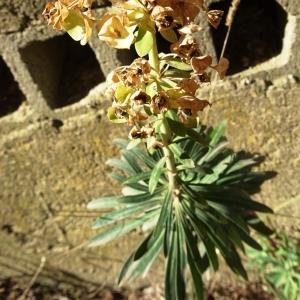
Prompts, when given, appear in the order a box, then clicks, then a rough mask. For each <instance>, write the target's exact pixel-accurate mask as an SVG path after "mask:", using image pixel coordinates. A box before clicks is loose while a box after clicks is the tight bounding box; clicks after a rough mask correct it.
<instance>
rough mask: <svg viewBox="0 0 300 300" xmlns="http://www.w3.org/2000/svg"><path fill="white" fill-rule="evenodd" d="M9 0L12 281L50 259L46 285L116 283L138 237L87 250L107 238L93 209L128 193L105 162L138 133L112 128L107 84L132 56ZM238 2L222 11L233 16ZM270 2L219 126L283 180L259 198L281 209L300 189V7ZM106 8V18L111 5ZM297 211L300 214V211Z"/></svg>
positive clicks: (217, 109) (6, 117)
mask: <svg viewBox="0 0 300 300" xmlns="http://www.w3.org/2000/svg"><path fill="white" fill-rule="evenodd" d="M6 2H7V1H0V85H1V89H0V104H1V105H0V240H1V243H0V276H9V275H12V276H23V277H24V276H25V277H26V276H28V277H30V275H32V273H34V270H35V269H36V268H37V265H38V264H39V261H40V258H41V256H46V258H47V263H46V268H45V270H44V272H43V273H42V275H41V278H42V279H43V280H44V281H45V282H49V283H53V282H55V278H56V279H58V280H60V281H63V280H64V281H66V282H69V281H70V278H72V280H75V281H76V280H77V281H76V282H84V281H83V279H85V280H87V281H89V282H97V283H99V282H101V283H108V284H111V283H113V278H114V277H115V274H116V272H117V270H118V268H119V266H120V261H123V260H124V257H125V252H128V251H127V249H129V248H131V246H132V244H135V243H136V236H138V234H135V235H133V236H132V237H131V238H125V239H123V240H121V241H119V242H117V243H115V244H113V245H109V246H107V247H104V248H100V249H96V250H93V251H91V250H89V249H87V248H85V247H80V245H81V246H83V244H84V243H85V242H86V241H88V239H89V238H90V237H92V236H93V235H94V234H95V232H93V231H92V230H91V229H90V224H91V221H92V219H93V218H94V216H95V214H94V213H91V212H87V211H86V209H85V205H86V203H87V202H88V201H89V200H90V199H91V198H93V197H96V196H99V195H108V194H110V193H116V192H117V191H118V189H119V187H118V186H115V185H114V182H113V181H111V180H110V179H109V177H108V175H107V172H108V171H109V169H108V168H107V167H106V166H105V161H106V159H107V158H108V157H111V156H114V155H115V154H116V153H117V150H116V148H115V147H114V146H112V145H111V143H110V141H111V140H112V139H113V138H114V137H117V136H125V135H126V128H122V127H120V126H118V125H112V124H109V122H107V120H106V117H105V106H106V105H107V100H106V99H105V97H104V95H103V91H104V84H103V82H104V80H105V76H106V75H107V74H108V73H109V72H110V71H111V70H112V69H113V68H114V67H115V66H117V65H119V64H122V63H126V62H127V61H129V60H130V58H131V57H132V53H131V52H130V51H127V52H126V51H125V52H120V51H114V50H112V49H110V48H108V47H107V46H105V45H104V44H103V43H100V42H99V41H98V40H97V38H96V37H94V39H93V40H92V41H91V42H90V43H89V45H87V46H85V47H81V46H79V45H78V44H76V43H74V42H73V41H72V40H71V39H70V38H68V37H67V36H66V35H63V34H60V33H57V32H55V31H53V30H51V29H49V28H47V26H45V24H44V23H43V21H42V20H41V19H40V11H41V10H42V7H43V5H44V2H47V1H46V0H45V1H36V0H31V1H26V3H27V2H28V3H27V5H25V1H18V0H13V1H10V3H9V4H7V3H6ZM229 2H230V1H228V0H224V1H223V0H222V1H219V2H217V1H210V5H211V7H212V8H225V9H226V8H227V7H228V4H229ZM263 2H264V4H262V1H260V0H242V4H241V8H240V11H239V12H238V14H237V17H236V21H235V25H234V27H233V31H232V35H231V38H230V40H229V44H228V51H227V52H226V56H228V57H229V58H230V59H231V61H232V68H231V70H230V76H229V77H227V79H226V80H225V81H223V82H219V83H218V84H217V85H216V86H215V87H214V91H213V93H212V94H213V97H212V99H213V103H214V105H213V107H212V109H211V110H210V114H209V121H210V123H211V124H215V123H217V122H219V121H220V120H221V119H227V120H228V137H229V140H230V142H231V145H232V147H234V148H236V149H244V150H247V151H250V152H257V153H259V154H261V155H264V156H265V157H266V159H265V162H264V164H263V165H262V166H261V168H263V169H264V170H270V171H277V172H278V176H277V177H276V178H274V179H273V180H271V181H269V182H267V183H265V185H264V186H263V188H262V191H261V193H260V194H259V195H258V198H260V199H261V200H263V201H265V202H267V203H268V204H271V205H272V206H276V205H278V204H280V203H282V202H283V201H285V200H288V199H290V198H293V197H296V196H297V195H299V193H300V183H299V180H298V178H300V174H299V170H300V168H299V167H300V163H299V146H298V145H299V143H300V128H299V120H300V113H299V112H300V109H299V108H300V107H299V106H300V100H299V97H300V85H299V76H300V71H299V70H300V65H299V58H300V57H299V55H300V54H299V53H300V38H299V36H300V35H299V33H300V9H299V5H297V4H298V3H297V2H298V0H290V1H287V0H278V1H275V0H264V1H263ZM96 5H97V6H98V7H100V8H99V13H103V12H104V11H105V7H104V6H105V5H106V2H104V1H97V3H96ZM203 27H204V28H206V25H205V26H203ZM205 30H206V31H205V32H204V38H203V40H202V45H203V47H204V48H205V49H207V52H208V53H215V55H218V54H219V53H220V44H221V41H222V40H223V37H224V30H223V29H222V27H221V28H220V31H212V30H210V29H205ZM201 93H202V94H203V97H209V94H210V93H211V92H210V90H205V89H203V90H202V91H201ZM291 213H293V214H298V216H299V213H300V212H299V206H296V207H293V208H292V210H291ZM283 221H284V222H285V220H283ZM16 261H18V265H17V266H16ZM157 270H158V271H156V273H155V275H156V276H157V277H158V278H159V275H160V273H159V272H160V271H159V270H160V269H159V268H157ZM58 274H59V275H58ZM74 276H75V277H76V278H75V277H74ZM77 277H78V278H77Z"/></svg>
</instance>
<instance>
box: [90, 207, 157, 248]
mask: <svg viewBox="0 0 300 300" xmlns="http://www.w3.org/2000/svg"><path fill="white" fill-rule="evenodd" d="M156 213H157V212H152V213H149V214H146V215H143V216H142V217H139V218H137V219H135V220H132V221H129V222H127V223H125V224H118V225H116V226H114V227H112V228H109V229H108V230H105V231H103V232H101V233H100V234H98V235H97V236H96V237H94V238H93V239H92V240H91V242H90V243H89V247H96V246H101V245H104V244H106V243H108V242H110V241H112V240H115V239H117V238H119V237H121V236H123V235H125V234H127V233H128V232H130V231H132V230H133V229H135V228H136V227H138V226H140V225H142V224H143V223H144V222H145V221H147V220H148V219H150V218H152V217H153V216H154V215H155V214H156Z"/></svg>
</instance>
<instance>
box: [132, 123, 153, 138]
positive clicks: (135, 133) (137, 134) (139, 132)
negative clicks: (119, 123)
mask: <svg viewBox="0 0 300 300" xmlns="http://www.w3.org/2000/svg"><path fill="white" fill-rule="evenodd" d="M152 134H153V129H152V128H148V127H142V128H141V129H138V128H137V127H136V126H134V127H133V128H132V129H131V130H130V132H129V138H130V139H145V138H147V137H149V136H151V135H152Z"/></svg>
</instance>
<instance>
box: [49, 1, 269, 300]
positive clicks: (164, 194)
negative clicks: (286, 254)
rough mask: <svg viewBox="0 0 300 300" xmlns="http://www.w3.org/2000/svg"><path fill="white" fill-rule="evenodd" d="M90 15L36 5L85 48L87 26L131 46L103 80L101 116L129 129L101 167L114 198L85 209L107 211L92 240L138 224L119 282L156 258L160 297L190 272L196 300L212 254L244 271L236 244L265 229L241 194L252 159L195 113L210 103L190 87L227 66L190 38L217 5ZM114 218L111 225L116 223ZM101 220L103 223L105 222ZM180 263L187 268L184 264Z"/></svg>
mask: <svg viewBox="0 0 300 300" xmlns="http://www.w3.org/2000/svg"><path fill="white" fill-rule="evenodd" d="M112 4H113V7H112V8H111V10H110V11H108V12H107V13H106V14H105V15H104V16H103V17H102V18H101V19H100V20H98V19H96V17H95V16H94V14H93V11H92V1H91V0H58V1H56V2H54V3H49V4H48V5H47V7H46V9H45V11H44V16H45V17H46V18H47V19H48V23H49V24H50V25H52V26H53V27H54V28H56V29H62V30H65V31H67V32H68V33H69V34H70V36H71V37H72V38H74V39H75V40H78V41H80V42H81V44H85V43H86V42H87V41H88V39H89V38H90V37H91V35H92V32H93V31H95V30H96V31H97V34H98V36H99V38H100V40H103V41H105V42H107V43H108V44H109V45H110V46H112V47H114V48H118V49H124V48H130V47H131V45H134V46H135V49H136V52H137V54H138V56H139V58H137V59H135V60H134V61H133V62H132V64H131V65H129V66H121V67H119V68H117V69H116V70H114V71H112V73H111V74H110V75H109V76H108V78H107V83H108V91H107V95H108V96H110V97H111V98H112V105H111V107H109V108H108V111H107V115H108V118H109V119H110V120H111V121H112V122H114V123H124V124H128V125H129V126H130V132H129V140H128V141H126V140H117V143H118V144H119V145H120V146H121V148H122V150H121V159H111V160H109V161H108V164H109V165H111V166H113V167H115V168H117V169H119V172H117V173H113V174H112V176H113V178H114V179H116V180H118V181H119V182H120V183H121V184H122V185H123V186H124V189H123V195H121V196H112V197H102V198H99V199H95V200H93V201H92V202H91V203H89V205H88V208H89V209H103V208H106V209H107V208H111V209H113V211H112V212H110V213H108V214H106V215H104V216H101V217H100V218H99V219H97V220H96V221H95V224H94V227H95V228H105V229H104V230H103V231H102V232H101V233H100V234H98V235H97V236H96V237H95V238H94V239H93V240H92V241H91V245H92V246H97V245H102V244H104V243H106V242H108V241H111V240H113V239H115V238H117V237H120V236H122V235H124V234H127V233H129V232H130V231H132V230H134V229H136V228H138V227H142V228H143V229H145V230H146V231H147V237H146V238H145V239H144V240H143V241H142V243H141V244H140V245H139V246H138V248H137V249H136V250H135V251H133V253H132V254H131V255H130V257H129V258H128V260H127V261H126V263H125V265H124V267H123V269H122V271H121V273H120V277H119V282H123V281H125V280H132V279H134V278H136V277H137V276H139V275H144V274H146V273H147V271H148V270H149V268H150V266H151V265H152V263H153V262H154V261H155V259H156V258H157V256H158V255H159V254H160V253H161V252H163V255H164V256H165V258H166V272H165V273H166V276H165V297H166V299H168V300H175V299H185V284H184V283H185V275H186V270H188V269H189V270H190V273H191V275H192V278H193V282H194V286H195V291H196V294H197V299H202V298H203V285H202V274H203V273H204V272H205V271H206V270H207V269H208V268H209V267H210V266H211V267H212V268H213V269H214V270H217V269H218V265H219V263H218V255H219V254H221V255H222V256H223V257H224V259H225V261H226V262H227V264H228V265H229V267H230V268H231V269H232V270H233V271H234V272H236V273H238V274H240V275H242V276H243V277H246V272H245V270H244V268H243V265H242V263H241V259H240V256H239V254H238V251H237V249H238V248H240V249H241V250H244V246H243V243H246V244H248V245H250V246H252V247H254V248H257V249H260V246H259V245H258V244H257V242H256V241H255V240H253V239H252V238H251V236H250V229H251V228H253V229H255V230H257V231H259V232H262V233H266V234H268V233H269V230H268V228H267V227H266V226H265V225H264V224H263V223H262V222H261V221H260V220H259V218H258V217H257V215H256V212H270V211H271V210H270V209H269V208H268V207H266V206H265V205H263V204H260V203H257V202H255V201H253V200H252V199H251V198H250V196H249V194H248V192H247V191H248V190H249V189H250V188H251V184H252V183H254V182H256V181H257V180H259V179H261V174H255V173H251V172H250V171H249V167H250V166H252V165H253V164H255V163H256V162H255V160H253V159H240V157H239V156H238V155H237V154H235V153H234V152H233V151H231V150H229V149H228V148H227V147H226V145H227V142H226V140H225V139H224V138H223V137H222V135H223V130H224V124H223V123H222V124H221V125H220V126H219V127H217V128H215V129H209V128H207V127H206V126H204V125H202V124H201V112H202V111H203V110H204V109H205V108H206V107H207V106H209V105H210V103H209V102H208V101H207V100H205V99H199V98H198V97H197V90H198V89H199V88H201V87H202V86H204V85H207V84H209V82H210V73H211V72H217V73H218V74H219V76H220V77H221V78H223V77H224V76H225V72H226V70H227V68H228V65H229V62H228V60H227V59H225V58H221V59H220V60H219V62H218V64H216V65H213V64H212V61H213V59H212V57H211V56H210V55H206V54H203V53H202V52H201V49H200V47H199V45H198V43H197V40H196V39H195V37H194V35H195V33H198V32H200V31H201V28H200V27H199V26H198V25H197V24H195V23H194V21H195V18H196V16H198V15H200V16H201V15H202V16H203V15H204V16H205V17H206V18H207V19H208V21H209V22H210V23H211V25H212V26H214V27H217V26H218V24H219V23H220V21H221V17H222V14H223V12H222V11H217V10H213V11H209V10H208V9H207V8H206V6H205V4H204V3H203V1H202V0H123V1H121V0H119V1H118V0H115V1H112ZM158 34H160V35H161V36H162V37H163V38H164V39H165V40H166V41H167V42H170V44H171V45H170V53H159V52H158V49H157V35H158ZM119 221H121V223H118V222H119ZM107 226H108V228H106V227H107ZM187 267H189V268H187Z"/></svg>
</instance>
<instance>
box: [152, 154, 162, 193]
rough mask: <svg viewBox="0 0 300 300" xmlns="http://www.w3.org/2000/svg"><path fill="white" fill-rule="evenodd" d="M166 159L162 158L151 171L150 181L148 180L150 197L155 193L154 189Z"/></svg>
mask: <svg viewBox="0 0 300 300" xmlns="http://www.w3.org/2000/svg"><path fill="white" fill-rule="evenodd" d="M165 162H166V159H165V157H163V158H162V159H161V160H160V161H159V162H158V163H157V165H156V166H155V167H154V169H153V171H152V172H151V176H150V180H149V192H150V194H151V195H152V194H153V193H154V192H155V189H156V187H157V185H158V182H159V179H160V176H161V175H162V173H163V169H164V165H165Z"/></svg>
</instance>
